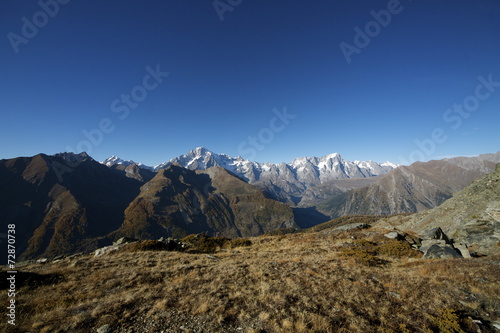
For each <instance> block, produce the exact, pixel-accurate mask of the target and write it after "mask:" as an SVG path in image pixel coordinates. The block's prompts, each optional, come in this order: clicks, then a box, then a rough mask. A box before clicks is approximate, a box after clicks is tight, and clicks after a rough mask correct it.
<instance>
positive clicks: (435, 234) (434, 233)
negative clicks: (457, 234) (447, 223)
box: [422, 227, 451, 244]
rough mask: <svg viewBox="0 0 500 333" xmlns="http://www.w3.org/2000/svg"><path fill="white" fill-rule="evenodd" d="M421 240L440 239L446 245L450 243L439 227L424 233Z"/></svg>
mask: <svg viewBox="0 0 500 333" xmlns="http://www.w3.org/2000/svg"><path fill="white" fill-rule="evenodd" d="M422 239H441V240H444V241H445V242H446V243H447V244H450V243H451V242H450V239H449V238H448V236H446V234H445V233H444V231H443V229H441V228H440V227H437V228H434V229H430V230H427V231H424V233H423V234H422Z"/></svg>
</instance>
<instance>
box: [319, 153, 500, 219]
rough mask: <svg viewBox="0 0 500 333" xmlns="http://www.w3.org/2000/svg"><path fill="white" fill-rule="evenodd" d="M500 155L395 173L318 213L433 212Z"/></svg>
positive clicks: (344, 195) (487, 169)
mask: <svg viewBox="0 0 500 333" xmlns="http://www.w3.org/2000/svg"><path fill="white" fill-rule="evenodd" d="M498 162H500V152H499V153H496V154H488V155H480V156H478V157H460V158H454V159H445V160H439V161H430V162H416V163H413V164H412V165H410V166H401V167H399V168H397V169H395V170H392V171H391V172H389V173H388V174H387V175H385V176H381V177H378V179H377V180H376V181H375V182H374V183H373V184H371V185H369V186H367V187H363V188H357V189H354V190H350V191H347V192H345V193H342V194H340V195H337V196H333V197H331V198H330V199H328V200H326V201H324V202H322V203H321V204H319V205H318V209H319V210H320V211H321V212H323V213H324V214H326V215H330V216H332V217H337V216H343V215H356V214H369V215H390V214H396V213H415V212H420V211H423V210H426V209H430V208H434V207H437V206H439V205H440V204H441V203H443V202H444V201H445V200H446V199H448V198H450V197H451V196H452V195H453V193H455V192H457V191H459V190H461V189H463V188H464V187H466V186H467V185H469V184H470V183H472V181H473V180H475V179H477V178H479V177H481V176H484V175H485V174H486V173H488V172H491V171H493V170H494V169H495V164H496V163H498Z"/></svg>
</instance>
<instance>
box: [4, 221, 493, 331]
mask: <svg viewBox="0 0 500 333" xmlns="http://www.w3.org/2000/svg"><path fill="white" fill-rule="evenodd" d="M344 229H345V230H339V229H337V228H336V227H335V228H325V229H322V230H321V231H312V232H301V233H295V234H288V235H278V236H260V237H254V238H249V239H236V240H228V239H224V238H220V237H218V238H210V237H206V236H201V237H196V236H191V237H186V238H185V239H183V240H182V241H181V244H182V245H181V246H180V247H177V246H174V247H170V245H169V244H171V242H172V241H171V240H164V241H141V242H137V241H134V242H132V243H127V242H126V241H125V242H123V243H121V244H119V245H116V246H114V247H111V249H106V250H104V251H96V252H95V253H89V254H79V255H73V256H67V257H59V258H56V259H55V260H46V261H43V260H41V261H39V262H38V263H35V262H31V263H20V264H19V266H18V267H17V269H18V274H17V279H18V280H17V296H16V300H17V307H16V311H17V316H16V318H17V319H16V320H17V321H16V323H17V325H16V326H15V327H11V326H8V324H7V323H6V321H2V322H0V330H1V331H7V330H8V332H42V333H48V332H51V333H63V332H71V333H80V332H82V333H83V332H85V333H87V332H98V333H105V332H107V333H109V332H116V333H146V332H185V331H188V332H249V333H250V332H251V333H254V332H345V333H347V332H349V333H352V332H355V333H356V332H360V333H361V332H388V333H389V332H390V333H392V332H436V333H437V332H454V333H462V332H463V333H466V332H467V333H468V332H471V333H473V332H474V333H476V332H483V333H495V332H498V330H499V329H500V311H499V309H500V303H499V298H498V295H499V294H500V289H499V288H500V283H499V282H500V281H499V276H500V269H499V266H498V259H500V258H499V257H498V256H487V257H479V258H470V259H460V258H456V257H455V258H454V259H426V258H425V256H424V257H422V253H421V252H419V251H417V250H415V249H413V248H412V247H411V246H410V245H409V243H408V241H407V240H405V239H403V240H399V239H398V238H397V237H391V235H390V233H389V234H387V230H385V231H384V229H376V228H368V229H366V228H365V229H359V228H344ZM412 239H414V237H413V238H412ZM129 241H130V240H129ZM235 241H236V242H235ZM435 241H436V242H437V241H439V239H435ZM176 244H177V243H176ZM457 257H458V256H457ZM4 275H5V273H3V272H2V276H1V280H0V281H2V283H0V289H2V290H5V289H6V288H7V283H5V281H6V276H4ZM7 301H8V300H7V292H1V293H0V302H1V303H2V304H7V303H6V302H7Z"/></svg>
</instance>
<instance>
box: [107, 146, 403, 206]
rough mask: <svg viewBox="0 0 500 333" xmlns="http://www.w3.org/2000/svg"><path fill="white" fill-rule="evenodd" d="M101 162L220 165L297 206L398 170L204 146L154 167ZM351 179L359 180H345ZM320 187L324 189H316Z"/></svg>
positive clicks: (195, 167)
mask: <svg viewBox="0 0 500 333" xmlns="http://www.w3.org/2000/svg"><path fill="white" fill-rule="evenodd" d="M102 163H103V164H105V165H106V166H108V167H114V166H115V167H116V166H122V167H127V166H130V165H134V164H135V165H137V166H138V167H140V168H142V169H147V170H150V171H158V170H161V169H165V168H167V167H169V166H170V165H172V164H179V165H181V166H182V167H184V168H187V169H190V170H206V169H208V168H211V167H214V166H219V167H223V168H224V169H226V170H228V171H230V172H232V173H234V174H235V175H237V176H238V177H240V178H242V179H243V180H245V181H246V182H248V183H249V184H252V185H255V186H257V187H259V188H261V189H263V190H265V191H266V192H268V193H269V194H271V195H273V196H274V197H275V198H277V199H278V200H280V201H283V202H287V203H290V204H295V205H298V206H309V205H308V204H307V202H308V201H310V200H312V199H311V196H313V197H314V198H315V199H316V200H315V201H317V199H319V198H322V196H326V197H328V196H329V195H331V194H338V193H341V192H345V191H347V190H350V189H353V188H357V187H359V186H365V185H368V184H369V183H371V182H372V181H374V180H375V178H374V177H376V176H380V175H385V174H387V173H388V172H389V171H391V170H393V169H394V168H396V167H398V165H396V164H394V163H391V162H385V163H381V164H379V163H376V162H373V161H353V162H350V161H345V160H344V159H343V158H342V156H341V155H340V154H338V153H334V154H330V155H326V156H323V157H300V158H296V159H295V160H293V162H291V163H279V164H275V163H259V162H254V161H249V160H245V159H243V158H242V157H231V156H228V155H226V154H217V153H213V152H211V151H210V150H208V149H206V148H203V147H199V148H196V149H193V150H191V151H189V152H188V153H187V154H185V155H182V156H179V157H175V158H173V159H171V160H170V161H168V162H165V163H161V164H159V165H156V166H154V167H151V166H146V165H143V164H142V163H135V162H134V161H130V160H129V161H125V160H123V159H121V158H119V157H117V156H111V157H109V158H108V159H106V160H105V161H103V162H102ZM348 179H349V180H352V179H360V181H358V182H354V181H345V180H348ZM361 179H366V181H363V180H361ZM343 180H344V181H343ZM317 186H320V187H321V188H316V187H317ZM318 196H319V197H318ZM301 203H302V204H301Z"/></svg>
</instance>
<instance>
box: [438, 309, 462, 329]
mask: <svg viewBox="0 0 500 333" xmlns="http://www.w3.org/2000/svg"><path fill="white" fill-rule="evenodd" d="M429 318H430V319H431V321H432V326H433V329H434V331H436V332H440V333H465V331H464V330H463V329H462V325H465V324H467V323H466V322H465V320H464V319H461V318H460V317H459V316H458V315H457V313H456V311H455V310H453V309H441V310H440V311H439V313H438V315H437V316H431V315H429Z"/></svg>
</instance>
